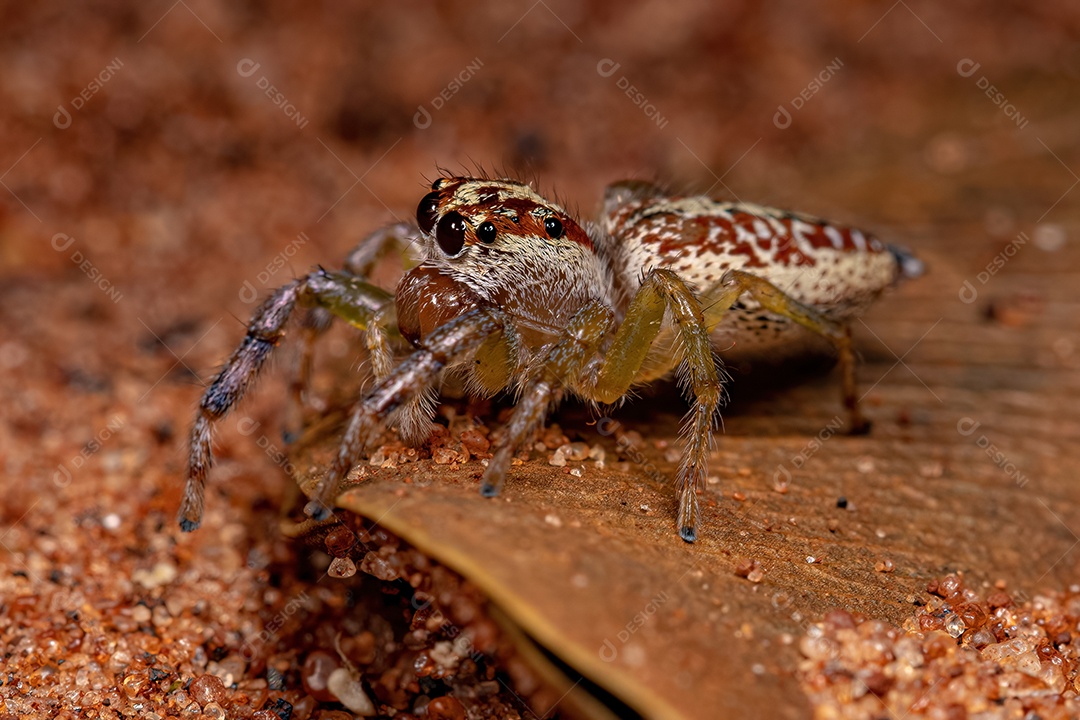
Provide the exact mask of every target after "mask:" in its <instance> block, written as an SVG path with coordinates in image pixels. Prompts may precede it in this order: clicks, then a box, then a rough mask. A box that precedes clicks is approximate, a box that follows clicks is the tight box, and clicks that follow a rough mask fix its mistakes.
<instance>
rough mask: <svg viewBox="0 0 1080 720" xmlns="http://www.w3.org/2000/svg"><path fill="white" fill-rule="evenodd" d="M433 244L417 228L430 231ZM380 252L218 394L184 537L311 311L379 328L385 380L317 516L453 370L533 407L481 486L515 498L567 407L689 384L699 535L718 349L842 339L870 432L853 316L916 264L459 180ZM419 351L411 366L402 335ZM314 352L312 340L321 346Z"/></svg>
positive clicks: (831, 228) (717, 212)
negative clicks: (401, 269) (588, 218)
mask: <svg viewBox="0 0 1080 720" xmlns="http://www.w3.org/2000/svg"><path fill="white" fill-rule="evenodd" d="M416 226H418V228H419V231H417V227H416ZM416 226H412V225H408V224H399V225H393V226H390V227H388V228H385V229H383V230H381V231H379V232H376V233H375V234H374V235H372V236H371V237H369V238H368V239H367V240H365V241H364V242H363V243H361V245H359V246H358V247H357V248H356V249H355V250H354V251H353V252H352V254H351V255H350V256H349V258H348V260H347V261H346V263H345V268H344V270H342V271H339V272H329V271H326V270H323V269H321V268H320V269H316V270H314V271H313V272H311V273H310V274H308V275H307V276H306V277H302V278H299V279H297V280H294V281H293V282H291V283H289V284H288V285H285V286H284V287H282V288H279V289H278V290H276V291H275V292H274V293H273V294H272V295H271V296H270V297H269V298H268V299H267V300H266V301H265V302H264V303H263V304H262V305H261V306H260V307H259V309H258V310H257V311H256V313H255V315H254V317H253V318H252V320H251V322H250V325H249V326H248V331H247V335H246V336H245V338H244V340H243V342H242V343H241V344H240V347H239V348H237V350H236V351H235V352H234V353H233V354H232V356H231V357H230V358H229V360H228V362H227V364H226V365H225V367H224V369H223V370H222V371H221V373H220V374H219V375H218V376H217V378H216V379H215V380H214V382H213V384H212V385H211V386H210V387H209V389H208V390H207V391H206V393H205V395H203V398H202V401H201V403H200V405H199V411H198V415H197V417H196V419H195V424H194V426H193V427H192V431H191V449H190V458H189V467H188V475H187V486H186V488H185V492H184V497H183V502H182V506H181V509H180V516H179V519H180V525H181V527H182V528H183V529H184V530H194V529H195V528H197V527H198V526H199V522H200V520H201V518H202V511H203V489H204V483H205V480H206V476H207V472H208V471H209V469H210V465H211V463H212V460H213V457H212V454H211V429H212V427H213V424H214V422H216V421H217V420H219V419H221V418H222V417H223V416H224V415H225V414H226V413H227V412H228V411H229V410H230V409H232V408H233V407H234V406H235V405H236V404H237V402H239V400H240V398H241V397H242V396H243V394H244V392H245V390H246V389H247V388H248V386H249V384H250V383H251V382H252V381H253V380H254V378H255V376H256V375H257V374H258V372H259V369H260V368H261V367H262V366H263V364H264V362H265V361H266V359H267V357H268V356H269V355H270V353H271V351H272V350H273V348H274V347H275V346H276V345H277V344H278V342H279V341H280V340H281V339H282V337H283V336H284V334H285V326H286V322H287V321H288V319H289V316H290V315H291V314H292V313H293V310H294V309H295V308H296V307H297V306H298V305H299V306H306V307H313V308H323V309H324V310H325V311H329V313H332V314H333V315H336V316H338V317H341V318H343V319H345V320H346V321H348V322H349V323H351V324H353V325H354V326H356V327H358V328H360V329H362V330H363V331H364V333H365V338H366V343H367V347H368V349H369V352H370V358H371V366H372V369H373V373H374V376H375V381H376V382H375V385H374V387H373V388H372V389H371V390H370V391H369V392H368V393H367V394H366V395H365V396H364V397H363V398H362V399H361V400H360V401H359V402H358V403H357V404H356V406H355V409H354V410H353V412H352V415H351V419H350V421H349V424H348V428H347V430H346V432H345V437H344V438H343V440H342V442H341V446H340V450H339V452H338V454H337V456H336V458H335V460H334V462H333V463H332V465H331V467H330V469H329V471H328V472H327V474H326V475H325V477H324V478H323V480H322V481H321V482H320V484H319V486H318V488H317V490H316V496H315V499H313V500H312V501H311V502H310V503H308V505H307V507H306V508H305V511H306V512H307V514H308V515H309V516H311V517H313V518H316V519H322V518H325V517H327V516H328V514H329V512H330V510H329V507H330V505H331V503H332V501H333V498H334V496H335V493H336V491H337V489H338V487H339V485H340V484H341V482H342V481H343V479H344V478H345V477H346V475H347V474H348V473H349V471H350V470H351V469H352V467H353V465H354V464H356V463H357V462H358V461H359V459H360V457H361V455H362V453H363V452H364V450H365V448H366V447H367V446H368V444H369V442H371V441H373V440H374V439H375V437H376V436H377V435H378V434H379V433H380V431H381V430H382V428H383V427H384V426H385V425H387V424H392V425H396V427H397V428H398V431H399V432H400V434H401V436H402V438H403V439H404V440H405V441H406V442H409V443H412V444H419V443H422V442H423V441H424V440H425V439H426V438H427V437H428V435H429V432H430V428H431V420H432V418H433V415H434V402H433V401H434V399H435V396H436V393H437V391H438V387H439V383H440V380H441V378H442V377H443V376H444V374H445V373H447V372H448V371H452V370H454V369H459V370H464V372H465V374H466V377H467V387H468V388H469V389H470V390H471V391H472V392H474V393H482V394H492V393H496V392H498V391H500V390H503V389H507V388H509V389H511V390H513V391H514V392H515V393H516V395H517V398H518V400H517V406H516V407H515V408H514V411H513V414H512V415H511V418H510V421H509V425H508V426H507V428H506V429H505V431H504V432H503V433H502V434H501V436H500V438H499V440H498V441H497V443H496V444H495V446H494V448H493V452H494V455H493V457H492V459H491V461H490V462H489V464H488V466H487V469H486V470H485V472H484V475H483V480H482V483H481V486H480V491H481V493H482V494H483V495H486V496H494V495H497V494H498V493H499V491H500V489H501V488H502V485H503V482H504V480H505V479H506V475H507V472H508V469H509V467H510V461H511V459H512V457H513V456H514V454H515V452H516V451H517V450H518V449H519V448H520V447H522V445H523V443H525V442H526V441H527V440H528V439H529V438H530V437H531V435H532V434H533V433H534V432H535V431H536V430H537V429H538V428H539V427H540V425H541V424H542V423H543V421H544V418H545V415H546V414H547V413H548V411H549V409H550V408H551V407H552V406H553V405H554V404H555V403H556V402H557V401H558V400H559V399H560V398H561V397H562V396H563V395H564V394H565V393H567V392H569V393H572V394H574V395H577V396H578V397H580V398H583V399H585V400H587V401H591V402H594V403H598V404H610V403H616V402H618V401H619V400H620V399H621V398H623V397H624V396H626V395H627V393H628V391H630V389H631V388H633V387H634V386H635V385H639V384H642V383H646V382H649V381H650V380H654V379H657V378H660V377H662V376H664V375H667V374H669V373H670V372H672V371H673V370H677V374H678V377H679V380H680V382H681V384H682V386H683V387H684V388H685V390H686V392H687V394H688V396H689V399H690V402H691V405H692V407H691V409H690V412H689V414H688V416H687V419H686V423H685V429H684V435H685V450H684V453H683V458H682V463H681V464H680V466H679V469H678V474H677V478H676V496H677V507H678V520H677V527H678V533H679V536H680V537H681V538H682V539H683V540H686V541H687V542H693V541H694V540H695V539H696V538H697V533H698V525H699V522H700V510H699V506H698V492H699V491H700V489H701V488H702V486H703V484H704V480H705V476H706V463H707V461H708V455H709V448H710V446H711V442H712V433H713V430H714V428H715V422H716V418H717V409H718V407H719V405H720V402H721V398H722V390H723V386H722V380H721V378H722V376H721V371H720V369H719V366H718V361H717V358H716V355H715V354H714V350H715V349H725V348H731V347H735V348H737V349H738V350H740V351H742V352H750V353H751V354H753V353H759V354H766V355H767V354H768V353H770V352H773V351H775V350H776V349H777V348H779V347H782V346H783V345H784V344H787V343H790V342H791V340H792V339H793V338H795V339H796V340H797V339H798V338H797V336H796V335H795V334H796V333H802V332H805V330H803V329H802V328H798V327H797V326H799V325H801V326H802V327H803V328H806V329H809V330H810V331H812V332H813V333H817V334H818V335H820V336H823V337H825V338H827V339H828V340H829V341H831V342H832V343H833V344H835V346H836V348H837V350H838V352H839V361H840V364H841V368H842V373H843V400H844V404H845V405H846V406H847V408H848V411H849V413H850V422H851V429H852V430H853V431H861V430H863V429H865V427H866V423H865V421H864V420H863V419H862V417H861V415H860V413H859V409H858V404H857V402H856V395H855V374H854V355H853V353H852V349H851V339H850V332H849V329H848V326H847V324H846V321H847V320H849V319H851V318H852V317H854V316H856V315H857V314H858V313H860V312H861V311H862V310H863V309H865V308H866V307H867V305H869V304H870V302H871V301H873V300H874V298H876V297H877V296H878V295H879V294H880V293H881V292H882V290H884V289H885V288H886V287H888V286H889V285H890V284H892V283H893V282H895V281H896V280H897V279H898V278H899V277H901V276H905V275H913V274H916V273H917V270H918V262H917V261H916V260H914V259H913V258H911V256H909V255H906V254H905V253H904V252H903V251H900V250H897V249H895V248H891V247H887V246H885V245H882V244H881V243H880V242H879V241H877V240H876V239H874V238H872V237H870V236H868V235H866V234H864V233H862V232H860V231H859V230H855V229H852V228H847V227H840V226H836V225H832V224H830V223H828V222H825V221H823V220H819V219H817V218H813V217H809V216H805V215H800V214H796V213H791V212H785V211H781V210H774V209H771V208H767V207H761V206H758V205H750V204H746V203H730V202H718V201H714V200H710V199H708V198H705V197H678V196H671V195H668V194H666V193H664V192H662V191H661V190H660V189H659V188H657V187H656V186H654V185H651V184H648V183H644V182H638V181H627V182H620V183H616V184H614V185H612V186H610V187H609V188H608V190H607V192H606V195H605V199H604V207H603V214H602V216H601V218H600V221H599V222H598V223H596V224H590V225H586V226H585V227H582V225H580V224H578V222H577V221H576V220H575V219H574V218H573V217H571V216H570V215H569V214H568V213H567V212H566V211H565V210H563V209H562V208H561V207H559V206H558V205H556V204H555V203H552V202H549V201H548V200H545V199H544V198H543V197H541V196H540V195H538V194H537V193H536V192H534V191H533V190H532V189H531V188H529V187H528V186H527V185H525V184H522V183H519V182H514V181H511V180H489V179H482V178H465V177H443V178H439V179H438V180H436V181H435V182H434V183H433V184H432V186H431V192H430V193H428V194H427V195H425V196H424V198H423V199H422V200H421V201H420V205H419V207H418V208H417V211H416ZM395 246H397V247H399V248H402V249H404V248H406V247H408V248H409V251H410V252H411V253H412V255H413V256H414V257H415V258H416V259H417V260H418V264H417V265H415V267H413V268H412V269H411V270H409V271H408V272H407V273H406V274H405V275H404V277H402V279H401V281H400V282H399V283H398V286H397V291H396V292H395V293H394V294H390V293H389V292H387V291H386V290H383V289H381V288H379V287H376V286H375V285H373V284H371V283H369V282H368V281H367V280H366V279H365V277H366V276H367V275H368V274H369V273H370V271H371V269H372V267H373V265H374V263H375V262H376V260H377V258H378V257H380V256H381V255H382V254H383V253H384V252H385V251H387V250H389V249H391V248H393V247H395ZM402 339H403V340H404V341H407V342H408V343H410V344H411V345H412V348H413V350H412V352H411V354H409V355H408V356H407V357H405V358H404V359H403V360H401V361H400V362H398V363H397V364H394V357H395V356H394V351H393V350H394V347H395V346H400V345H401V342H400V341H401V340H402ZM309 340H310V338H309Z"/></svg>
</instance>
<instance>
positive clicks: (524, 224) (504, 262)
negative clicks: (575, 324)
mask: <svg viewBox="0 0 1080 720" xmlns="http://www.w3.org/2000/svg"><path fill="white" fill-rule="evenodd" d="M416 222H417V225H419V226H420V230H421V231H422V233H423V236H422V242H423V244H424V262H423V263H422V264H421V265H420V266H418V267H416V268H414V269H413V270H412V271H411V272H410V273H409V274H407V275H406V276H405V277H404V278H403V279H402V282H401V285H399V286H398V293H397V294H398V318H399V324H400V326H401V330H402V333H403V334H404V335H405V337H407V338H409V339H410V340H411V341H413V342H416V341H417V340H418V339H419V338H422V337H423V336H426V335H427V334H428V333H429V332H430V331H431V330H432V329H434V328H435V327H438V326H439V325H441V324H443V323H445V322H447V321H448V320H450V319H451V318H453V317H456V316H458V315H461V314H462V313H463V312H466V311H467V310H469V309H471V308H474V307H478V306H480V305H493V306H496V307H498V308H499V309H500V310H502V311H504V312H506V313H508V314H509V315H510V316H511V317H515V318H525V319H527V320H528V321H529V322H530V323H531V324H534V325H535V324H540V325H549V324H554V323H556V322H558V321H561V320H562V319H563V318H562V317H561V314H562V312H563V310H564V309H565V308H570V309H573V308H575V307H576V306H577V305H579V304H580V302H582V301H583V300H584V299H587V298H586V295H587V294H588V293H589V292H591V291H590V290H589V288H593V287H595V286H596V285H597V284H599V273H600V271H599V269H598V267H599V266H598V262H599V261H598V260H597V258H596V254H595V253H594V251H593V243H592V239H591V238H590V237H589V235H588V233H586V232H585V230H584V229H583V228H582V227H581V226H580V225H579V224H578V223H577V222H576V221H575V220H574V218H573V217H572V216H571V215H570V214H569V213H567V212H566V211H565V210H563V209H562V208H561V207H559V206H558V205H557V204H555V203H553V202H550V201H548V200H546V199H544V198H543V197H541V196H540V195H538V194H537V193H536V192H535V191H533V190H532V188H530V187H529V186H528V185H525V184H523V183H519V182H515V181H512V180H485V179H477V178H461V177H442V178H439V179H438V180H436V181H435V182H434V183H432V185H431V192H430V193H428V194H427V195H425V196H424V198H423V199H422V200H421V201H420V204H419V206H418V207H417V208H416ZM582 288H585V290H583V289H582ZM594 294H595V293H594ZM553 306H556V307H555V308H554V309H556V310H558V311H559V312H558V313H555V312H553Z"/></svg>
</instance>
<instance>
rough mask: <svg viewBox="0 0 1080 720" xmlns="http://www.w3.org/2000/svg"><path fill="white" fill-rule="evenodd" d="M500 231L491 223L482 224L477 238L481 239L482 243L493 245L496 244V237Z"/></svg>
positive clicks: (477, 229)
mask: <svg viewBox="0 0 1080 720" xmlns="http://www.w3.org/2000/svg"><path fill="white" fill-rule="evenodd" d="M497 234H498V231H497V230H496V229H495V225H494V224H492V223H491V222H490V221H488V222H485V223H482V224H481V225H480V227H478V228H476V237H478V238H480V242H485V243H488V244H491V243H493V242H495V236H496V235H497Z"/></svg>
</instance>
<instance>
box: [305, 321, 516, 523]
mask: <svg viewBox="0 0 1080 720" xmlns="http://www.w3.org/2000/svg"><path fill="white" fill-rule="evenodd" d="M500 333H502V334H505V335H510V334H512V333H513V329H512V327H511V325H510V323H509V321H508V320H507V319H506V317H505V316H504V315H503V313H502V312H501V311H499V310H497V309H494V308H476V309H474V310H470V311H468V312H466V313H464V314H463V315H459V316H458V317H456V318H454V319H453V320H451V321H450V322H447V323H446V324H445V325H442V326H440V327H439V328H438V329H436V330H435V331H434V332H432V333H431V335H429V336H428V337H427V338H425V339H424V341H423V343H422V345H421V347H420V349H419V350H417V351H416V352H414V353H413V354H412V355H410V356H409V357H408V358H407V359H405V360H404V361H403V362H402V363H401V364H399V365H398V366H397V367H396V368H394V369H393V370H392V371H391V372H390V374H389V375H387V376H386V377H385V378H384V379H383V380H382V381H380V382H379V383H378V384H376V385H375V387H374V388H372V390H371V392H370V393H368V394H367V395H366V396H365V397H364V398H363V399H362V400H361V401H360V402H358V403H357V404H356V407H355V409H354V410H353V413H352V416H351V417H350V419H349V426H348V428H347V429H346V431H345V437H344V438H343V439H342V441H341V447H340V448H339V450H338V454H337V456H336V457H335V458H334V462H333V463H331V465H330V469H329V470H328V471H327V473H326V475H325V476H324V477H323V479H322V480H320V481H319V484H318V485H317V486H316V488H315V492H314V497H313V499H312V500H311V502H309V503H308V504H307V505H306V506H305V507H304V512H305V513H306V514H307V515H308V517H311V518H313V519H315V520H325V519H326V518H328V517H329V516H330V504H331V502H332V501H333V498H334V495H335V494H336V493H337V491H338V488H339V487H340V485H341V483H342V481H344V479H345V476H346V475H348V474H349V471H350V470H351V469H352V467H353V465H355V464H356V462H357V461H358V459H359V457H360V454H361V453H362V452H363V451H364V448H365V447H366V446H367V444H368V442H370V440H371V439H372V437H373V436H374V434H375V432H376V431H377V430H378V429H379V428H381V427H383V426H384V425H385V424H386V422H387V420H388V419H389V418H390V416H391V415H392V414H393V413H394V411H395V410H398V409H399V408H402V407H405V406H407V405H408V404H409V403H412V402H414V401H415V400H416V398H418V397H421V396H423V395H425V394H426V393H427V392H429V391H430V389H431V388H433V387H434V386H435V384H436V383H437V382H438V380H439V378H440V377H441V375H442V371H443V369H444V368H445V367H447V366H448V365H454V364H456V363H458V362H461V361H463V360H465V359H467V358H469V357H470V356H472V355H473V354H474V353H475V352H476V350H477V349H478V348H479V347H480V346H481V345H483V344H484V342H485V341H486V340H488V339H489V338H491V337H492V336H494V335H498V334H500Z"/></svg>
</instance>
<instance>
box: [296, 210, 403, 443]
mask: <svg viewBox="0 0 1080 720" xmlns="http://www.w3.org/2000/svg"><path fill="white" fill-rule="evenodd" d="M417 232H418V229H417V228H416V227H415V226H414V225H410V224H409V223H395V224H393V225H387V226H385V227H382V228H379V229H378V230H376V231H375V232H373V233H371V234H370V235H368V236H367V237H365V238H364V239H363V240H362V241H360V243H359V244H357V245H356V247H354V248H353V249H352V250H351V251H350V252H349V254H348V255H347V256H346V258H345V262H344V263H343V269H344V274H345V275H352V276H354V277H355V278H357V279H360V280H361V281H362V280H363V278H367V277H370V276H371V274H372V272H373V271H374V270H375V266H376V264H377V263H378V262H379V260H381V259H382V258H384V257H386V256H387V255H389V254H391V253H392V252H397V253H399V254H400V255H401V256H402V263H403V265H404V266H405V267H406V268H408V267H410V266H411V265H413V264H414V261H415V260H417V258H415V257H413V255H414V253H413V250H414V248H415V247H416V233H417ZM390 307H391V308H392V307H393V306H392V305H391V306H390ZM332 320H333V315H332V314H331V313H330V312H328V311H327V310H326V309H325V308H322V307H313V308H310V309H309V310H308V311H307V312H306V313H305V314H304V317H303V318H302V319H301V322H300V325H301V341H300V350H299V352H298V353H297V356H298V357H297V359H296V364H295V367H294V368H292V370H291V371H290V373H289V376H290V381H289V398H288V402H287V403H286V406H285V420H284V422H283V427H284V438H285V442H286V443H289V442H292V441H293V440H294V439H295V438H296V437H298V435H299V433H300V431H301V430H302V428H303V424H304V423H303V416H304V410H305V408H307V407H308V393H309V391H310V388H311V373H312V368H313V366H314V357H315V343H316V342H317V341H318V339H319V337H320V336H322V334H323V333H325V332H326V331H327V330H328V329H329V328H330V324H331V322H332ZM366 326H367V327H368V334H367V336H366V339H367V345H368V349H369V350H370V351H371V355H370V357H371V369H372V374H373V375H374V377H375V380H376V381H378V380H381V379H382V378H384V377H386V374H387V373H388V372H390V368H391V367H392V366H393V357H392V354H391V353H390V351H389V349H388V348H387V347H386V337H385V336H386V333H385V332H383V328H389V329H390V330H391V331H392V332H393V333H396V331H397V328H396V327H395V324H394V323H393V319H392V318H390V319H385V318H384V319H383V320H382V321H380V320H378V319H376V320H375V322H374V323H369V324H367V325H366ZM361 329H364V328H363V327H362V328H361Z"/></svg>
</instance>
